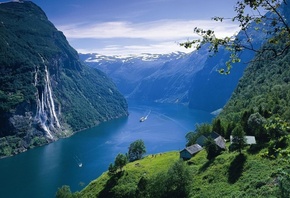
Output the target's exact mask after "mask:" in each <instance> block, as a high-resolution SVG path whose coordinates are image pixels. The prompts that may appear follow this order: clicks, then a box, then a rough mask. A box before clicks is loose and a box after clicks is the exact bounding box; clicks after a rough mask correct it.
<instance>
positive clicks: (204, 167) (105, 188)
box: [59, 147, 290, 198]
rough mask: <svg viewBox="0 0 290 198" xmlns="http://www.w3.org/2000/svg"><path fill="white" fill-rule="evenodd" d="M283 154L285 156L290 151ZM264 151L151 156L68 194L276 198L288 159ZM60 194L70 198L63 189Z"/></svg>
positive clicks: (249, 149) (247, 150)
mask: <svg viewBox="0 0 290 198" xmlns="http://www.w3.org/2000/svg"><path fill="white" fill-rule="evenodd" d="M286 150H287V152H288V153H289V151H290V149H289V148H288V149H286ZM265 151H266V149H262V150H260V151H257V150H256V151H255V152H254V150H253V148H250V147H247V148H245V149H244V150H243V152H242V154H239V153H238V152H229V151H224V152H223V153H222V154H221V155H219V156H218V157H216V158H215V159H214V160H211V161H208V160H207V158H206V151H205V150H203V151H201V152H200V153H198V154H196V155H195V156H194V157H193V158H191V159H190V160H189V161H182V160H179V152H177V151H172V152H168V153H162V154H156V155H149V156H146V157H145V158H144V159H142V160H138V161H135V162H132V163H129V164H127V165H126V166H125V167H124V168H123V171H122V172H118V173H116V174H115V175H110V174H108V172H106V173H104V174H103V175H101V176H100V177H99V178H98V179H96V180H94V181H92V182H91V183H90V184H89V185H88V186H87V187H85V188H84V189H83V190H82V191H81V192H77V193H74V194H73V195H72V194H70V196H72V197H73V196H75V197H82V198H83V197H88V198H89V197H279V196H280V195H281V190H280V187H279V184H280V181H281V178H282V176H283V177H284V175H283V172H282V171H281V170H282V169H289V168H290V167H289V161H287V160H285V159H284V157H282V156H280V157H278V158H277V159H275V160H272V159H268V158H265V157H263V153H264V152H265ZM288 157H289V155H288ZM288 179H289V178H288ZM65 189H66V190H65ZM61 190H63V191H62V192H63V193H64V194H67V195H68V194H69V191H68V189H67V188H66V187H62V189H61ZM61 190H59V192H60V191H61ZM64 194H63V195H64ZM70 196H69V197H70Z"/></svg>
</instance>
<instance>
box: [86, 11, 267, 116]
mask: <svg viewBox="0 0 290 198" xmlns="http://www.w3.org/2000/svg"><path fill="white" fill-rule="evenodd" d="M268 15H270V14H268ZM268 17H269V18H270V16H268ZM266 19H267V17H265V20H266ZM270 27H271V24H270V23H269V22H268V21H265V22H264V23H260V24H255V23H252V24H250V25H249V27H248V28H247V34H245V32H243V31H241V32H239V33H238V35H237V37H236V39H237V40H239V41H241V42H242V43H243V44H244V45H245V46H247V45H248V47H251V46H253V47H255V48H256V49H259V48H260V47H261V46H262V44H263V43H264V42H265V40H266V39H267V37H268V36H269V35H268V34H267V31H266V30H271V29H270ZM257 28H259V29H261V30H265V31H257ZM249 38H251V41H252V42H251V46H249V45H250V44H248V42H247V41H248V39H249ZM254 55H255V52H254V51H252V50H247V51H246V50H244V51H242V52H241V53H240V54H239V55H238V56H239V57H240V58H241V60H242V61H241V62H238V63H235V64H233V68H232V70H231V74H230V75H221V74H220V73H219V72H218V70H219V69H221V68H224V67H225V65H226V62H227V61H228V60H229V59H230V56H231V53H230V52H229V51H228V50H226V49H225V48H223V47H220V49H219V52H218V53H216V54H212V53H210V52H209V51H208V45H205V46H203V47H202V48H201V49H200V50H198V51H194V52H192V53H190V54H185V53H172V54H163V55H162V54H159V55H156V54H143V55H140V56H128V57H118V56H103V55H100V54H80V58H81V59H82V60H83V61H84V62H85V63H87V64H88V65H89V66H91V67H94V68H98V69H100V70H102V71H103V72H105V73H106V74H107V75H108V76H109V77H111V78H112V79H113V81H114V82H115V83H116V85H117V87H118V88H119V90H120V91H121V92H122V93H123V94H124V95H125V97H127V98H128V99H135V100H141V101H150V102H161V103H184V104H188V106H189V107H190V108H193V109H200V110H205V111H208V112H212V111H215V110H218V109H221V108H223V107H224V105H225V104H226V103H227V101H228V100H229V99H230V97H231V94H232V93H233V91H234V90H235V88H236V86H237V84H238V82H239V79H240V78H241V77H242V75H243V72H244V69H245V68H246V67H247V65H248V63H249V62H250V61H251V60H252V59H253V57H254Z"/></svg>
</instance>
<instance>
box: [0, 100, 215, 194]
mask: <svg viewBox="0 0 290 198" xmlns="http://www.w3.org/2000/svg"><path fill="white" fill-rule="evenodd" d="M149 111H150V115H149V116H148V118H147V119H146V121H144V122H140V118H141V117H142V116H144V114H146V113H148V112H149ZM129 113H130V115H129V117H128V118H121V119H118V120H114V121H110V122H107V123H103V124H101V125H99V126H97V127H94V128H91V129H88V130H85V131H82V132H79V133H77V134H75V135H74V136H72V137H70V138H67V139H62V140H59V141H57V142H55V143H52V144H49V145H47V146H43V147H39V148H36V149H32V150H30V151H28V152H25V153H22V154H19V155H17V156H14V157H11V158H6V159H2V160H0V175H1V180H0V186H1V190H0V197H8V198H9V197H54V195H55V192H56V190H57V188H58V187H60V186H62V185H69V186H70V187H71V189H72V191H76V190H81V189H82V188H83V184H88V183H89V182H90V181H91V180H93V179H95V178H96V177H98V176H99V175H101V174H102V173H103V172H104V171H106V170H107V168H108V166H109V164H110V163H111V162H113V161H114V158H115V156H116V155H117V154H118V153H126V152H127V150H128V147H129V145H130V143H132V142H133V141H135V140H137V139H142V140H143V141H144V142H145V146H146V150H147V153H148V154H149V153H150V154H151V153H152V154H153V153H158V152H164V151H169V150H180V149H182V148H183V147H184V145H185V135H186V133H187V132H189V131H190V130H193V129H194V126H195V124H196V123H201V122H210V121H211V119H212V118H213V116H212V115H210V114H209V113H207V112H202V111H195V110H189V109H187V108H186V107H184V106H182V105H173V104H137V103H130V104H129ZM76 156H77V159H78V160H76ZM80 162H81V163H82V166H81V167H80V165H79V164H80Z"/></svg>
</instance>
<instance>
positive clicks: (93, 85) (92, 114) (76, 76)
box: [0, 1, 128, 158]
mask: <svg viewBox="0 0 290 198" xmlns="http://www.w3.org/2000/svg"><path fill="white" fill-rule="evenodd" d="M0 18H1V23H0V119H1V122H0V158H1V157H3V156H9V155H13V154H17V153H19V152H23V151H26V150H27V149H30V148H33V147H35V146H39V145H43V144H47V143H50V142H52V141H55V140H57V139H58V138H60V137H66V136H69V135H71V134H73V133H74V132H76V131H79V130H82V129H86V128H89V127H92V126H95V125H97V124H99V123H101V122H105V121H108V120H111V119H114V118H119V117H122V116H127V115H128V112H127V102H126V100H125V98H124V97H123V96H122V95H121V94H120V92H119V91H118V90H117V88H116V86H115V85H114V83H113V82H112V81H111V80H110V79H109V78H108V77H107V76H106V75H105V74H104V73H103V72H100V71H98V70H96V69H92V68H90V67H88V66H86V65H84V64H83V63H82V62H81V61H80V60H79V57H78V54H77V52H76V51H75V50H74V49H73V48H72V47H71V46H70V45H69V43H68V41H67V40H66V38H65V36H64V35H63V33H62V32H60V31H58V30H57V29H56V28H55V27H54V25H53V24H52V23H51V22H50V21H49V20H48V18H47V17H46V15H45V13H44V12H43V11H42V10H41V9H40V8H39V7H38V6H37V5H35V4H34V3H32V2H30V1H24V2H7V3H1V4H0Z"/></svg>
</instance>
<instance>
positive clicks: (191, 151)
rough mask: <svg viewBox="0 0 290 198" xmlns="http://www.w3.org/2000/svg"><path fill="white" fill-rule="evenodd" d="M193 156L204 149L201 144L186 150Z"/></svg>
mask: <svg viewBox="0 0 290 198" xmlns="http://www.w3.org/2000/svg"><path fill="white" fill-rule="evenodd" d="M185 149H186V150H187V151H188V152H189V153H190V154H191V155H193V154H195V153H198V152H199V151H201V150H202V147H201V146H200V145H199V144H194V145H191V146H189V147H186V148H185Z"/></svg>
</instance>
